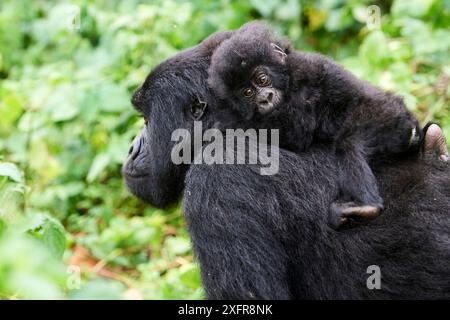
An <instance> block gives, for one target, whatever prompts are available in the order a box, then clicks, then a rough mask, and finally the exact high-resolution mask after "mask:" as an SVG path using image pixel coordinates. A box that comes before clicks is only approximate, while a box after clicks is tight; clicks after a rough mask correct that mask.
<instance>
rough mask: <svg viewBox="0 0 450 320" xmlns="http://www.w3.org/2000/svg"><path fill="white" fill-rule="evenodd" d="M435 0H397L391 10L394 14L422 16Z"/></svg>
mask: <svg viewBox="0 0 450 320" xmlns="http://www.w3.org/2000/svg"><path fill="white" fill-rule="evenodd" d="M434 1H435V0H408V1H405V0H395V1H394V3H393V4H392V9H391V12H392V14H393V15H394V16H399V17H400V16H404V17H421V16H423V15H425V14H426V13H428V11H429V10H430V8H431V6H432V5H433V3H434Z"/></svg>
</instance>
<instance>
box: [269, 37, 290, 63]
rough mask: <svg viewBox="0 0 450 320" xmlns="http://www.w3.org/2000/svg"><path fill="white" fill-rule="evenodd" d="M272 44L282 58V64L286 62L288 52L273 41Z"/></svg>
mask: <svg viewBox="0 0 450 320" xmlns="http://www.w3.org/2000/svg"><path fill="white" fill-rule="evenodd" d="M270 45H271V46H272V48H273V51H274V52H275V54H276V56H277V57H278V58H279V59H280V62H281V63H282V64H284V63H285V62H286V57H287V54H286V53H285V52H284V50H283V49H281V47H280V46H279V45H277V44H275V43H273V42H272V43H271V44H270Z"/></svg>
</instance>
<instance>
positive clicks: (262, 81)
mask: <svg viewBox="0 0 450 320" xmlns="http://www.w3.org/2000/svg"><path fill="white" fill-rule="evenodd" d="M269 82H270V79H269V76H268V75H267V74H265V73H261V74H260V75H258V77H257V78H256V83H257V84H258V85H259V86H267V85H268V84H269Z"/></svg>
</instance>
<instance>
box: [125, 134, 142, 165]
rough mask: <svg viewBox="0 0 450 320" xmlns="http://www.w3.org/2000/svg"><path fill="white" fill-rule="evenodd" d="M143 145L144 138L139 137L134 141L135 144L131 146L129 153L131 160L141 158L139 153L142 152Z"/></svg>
mask: <svg viewBox="0 0 450 320" xmlns="http://www.w3.org/2000/svg"><path fill="white" fill-rule="evenodd" d="M141 144H142V138H141V137H138V138H137V139H136V140H135V141H134V143H133V145H132V146H131V148H130V150H129V153H128V157H130V159H131V160H135V159H136V158H137V157H138V156H139V153H140V152H141Z"/></svg>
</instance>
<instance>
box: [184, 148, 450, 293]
mask: <svg viewBox="0 0 450 320" xmlns="http://www.w3.org/2000/svg"><path fill="white" fill-rule="evenodd" d="M305 168H306V169H305ZM311 168H321V170H311ZM333 172H336V159H335V158H333V157H330V153H329V152H328V151H327V150H322V149H320V148H313V149H312V150H310V151H309V152H308V153H305V154H302V156H301V157H299V156H297V155H295V154H293V153H290V152H288V151H284V150H281V152H280V172H279V174H277V175H274V176H260V175H259V171H258V168H257V166H252V165H240V166H239V165H236V166H222V165H216V166H208V165H199V166H192V167H191V169H190V170H189V172H188V175H187V178H186V189H185V193H184V212H185V215H186V218H187V221H188V224H189V231H190V234H191V237H192V242H193V244H194V249H195V252H196V254H197V257H198V259H199V261H200V265H201V267H202V279H203V283H204V286H205V289H206V292H207V296H208V297H209V298H212V299H243V298H246V299H437V298H441V299H442V298H447V299H448V298H450V268H449V262H450V215H449V214H450V171H449V166H448V165H445V164H441V163H440V162H438V161H437V160H435V159H434V160H432V161H431V164H427V163H425V162H424V160H422V159H407V158H398V159H390V160H385V161H383V162H380V163H377V164H375V172H376V174H377V177H378V179H379V181H380V188H381V191H382V194H383V196H384V198H385V200H386V212H385V214H384V215H383V216H381V217H380V218H379V219H377V220H375V221H373V222H372V223H370V224H369V225H366V226H360V227H359V228H355V229H351V230H346V231H342V232H337V231H334V230H333V229H330V228H329V227H327V224H326V223H325V222H326V220H327V212H328V207H329V205H330V203H331V202H332V201H333V200H334V197H335V196H336V194H337V192H338V189H339V188H338V185H337V184H336V179H335V178H336V177H334V176H333V174H332V173H333ZM243 177H245V178H243ZM370 265H377V266H379V267H380V268H381V277H382V280H381V289H380V290H377V289H373V290H369V289H368V288H367V286H366V280H367V278H368V277H369V274H367V273H366V271H367V268H368V267H369V266H370Z"/></svg>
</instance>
